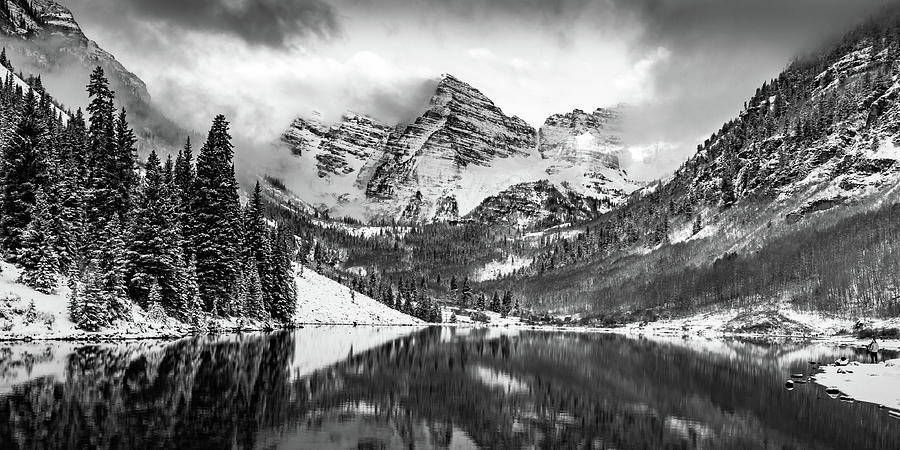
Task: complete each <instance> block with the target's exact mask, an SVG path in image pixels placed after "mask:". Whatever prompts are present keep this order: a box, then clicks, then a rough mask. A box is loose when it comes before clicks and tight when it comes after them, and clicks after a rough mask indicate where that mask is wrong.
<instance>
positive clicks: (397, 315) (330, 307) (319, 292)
mask: <svg viewBox="0 0 900 450" xmlns="http://www.w3.org/2000/svg"><path fill="white" fill-rule="evenodd" d="M296 282H297V312H296V314H295V315H294V321H295V322H297V323H323V324H353V323H356V324H359V325H363V324H366V325H420V324H423V322H422V321H421V320H419V319H416V318H415V317H412V316H408V315H406V314H403V313H402V312H400V311H397V310H395V309H392V308H388V307H387V306H385V305H384V304H382V303H379V302H378V301H377V300H374V299H372V298H369V297H366V296H365V295H362V294H360V293H355V292H353V291H352V290H351V289H350V288H348V287H346V286H343V285H341V284H339V283H337V282H336V281H334V280H332V279H330V278H328V277H325V276H323V275H320V274H318V273H316V272H315V271H313V270H311V269H309V268H303V270H302V271H299V270H298V274H297V279H296Z"/></svg>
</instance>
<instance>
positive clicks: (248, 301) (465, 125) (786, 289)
mask: <svg viewBox="0 0 900 450" xmlns="http://www.w3.org/2000/svg"><path fill="white" fill-rule="evenodd" d="M0 35H2V41H3V45H4V46H5V51H4V53H3V58H2V63H3V64H2V67H3V69H0V78H2V79H3V86H2V87H3V91H2V92H3V95H2V96H0V97H2V110H0V112H2V114H0V127H2V129H0V136H2V139H0V144H2V148H3V155H4V158H5V159H4V160H3V161H2V162H3V164H4V165H3V166H2V170H0V175H2V176H0V184H2V190H0V193H2V194H3V195H4V197H3V198H4V202H5V203H2V204H0V206H2V207H3V208H6V209H5V210H3V211H0V212H2V220H0V242H2V243H3V246H4V247H3V249H4V254H5V257H6V259H5V262H4V263H3V264H4V266H5V267H4V269H3V275H4V276H3V279H2V280H0V281H2V283H4V286H5V288H6V289H7V290H9V291H10V292H15V293H16V295H11V296H10V297H9V298H8V299H7V300H4V301H5V303H3V302H0V325H2V327H3V332H4V333H7V334H9V335H10V336H22V335H23V334H28V333H33V332H35V331H34V327H35V326H37V327H38V328H40V329H41V330H40V331H41V332H44V333H46V334H47V335H51V336H56V337H60V336H65V335H66V333H69V332H72V333H74V332H78V331H77V330H82V331H83V330H91V332H95V333H96V332H103V330H106V331H110V332H113V331H114V332H116V333H121V332H122V330H123V328H128V327H129V326H131V325H133V324H136V323H144V324H146V323H150V324H152V326H149V328H148V327H144V328H143V329H142V331H141V332H150V331H152V330H157V331H159V330H168V331H159V332H160V333H168V332H171V330H173V329H180V328H178V327H201V328H202V327H206V328H211V329H216V328H217V327H228V326H234V327H251V328H252V327H256V328H264V327H271V326H276V325H282V326H289V325H292V324H299V323H307V322H309V321H316V322H340V323H394V324H396V323H410V324H416V323H421V322H422V321H425V322H443V321H451V320H457V319H460V317H457V313H458V314H459V315H460V316H463V315H464V313H465V315H468V316H469V318H470V319H471V320H474V321H482V322H483V321H491V320H494V321H496V320H499V319H501V317H502V318H505V317H506V316H515V317H521V318H522V320H524V321H525V322H530V323H537V322H558V321H560V320H568V321H573V320H577V321H580V323H582V324H588V325H621V324H624V323H640V322H644V321H654V320H656V319H658V318H660V317H666V318H673V319H678V318H684V317H697V316H698V315H701V314H707V315H710V314H724V317H725V318H726V319H725V320H724V322H723V323H722V324H720V325H721V326H722V327H723V329H724V330H727V331H734V332H762V333H776V334H778V333H781V334H810V333H816V332H821V331H822V330H821V329H820V328H816V327H815V326H814V325H811V324H810V323H809V322H808V321H804V320H803V319H801V318H799V317H801V316H798V314H817V315H819V316H829V317H838V318H840V320H842V322H840V323H841V326H844V325H846V326H848V327H849V326H853V324H854V322H855V321H856V319H857V318H863V319H865V320H869V319H873V320H874V318H880V319H885V318H896V317H897V316H898V315H900V204H898V202H900V190H898V186H900V164H898V163H897V161H898V160H900V12H898V11H897V10H888V12H886V13H884V14H880V15H879V16H878V17H877V19H873V20H869V21H867V22H865V23H863V24H861V25H859V26H858V27H856V28H854V29H853V30H851V31H850V32H848V33H847V34H846V35H845V36H844V37H843V38H842V39H840V40H839V41H838V42H837V43H835V44H833V45H830V46H828V47H827V48H823V49H821V50H820V51H819V52H817V53H814V54H812V55H809V56H804V57H802V58H798V59H796V60H794V61H791V62H790V63H789V64H788V65H787V66H786V69H784V71H783V72H781V73H780V74H773V78H771V80H769V81H767V82H765V83H763V84H762V85H761V86H759V88H758V89H756V91H755V92H752V93H748V94H750V95H748V97H749V98H748V99H747V101H746V103H745V105H744V107H743V108H742V109H741V110H740V113H739V114H738V115H737V116H736V117H734V118H733V119H731V120H728V121H727V122H725V123H724V124H722V126H721V128H719V129H718V130H717V131H715V132H714V133H712V134H711V135H710V136H709V137H708V138H707V139H705V140H704V141H703V142H700V143H698V146H697V150H696V153H695V154H694V155H693V156H691V157H690V158H689V159H687V160H686V161H684V163H683V164H681V166H680V167H678V168H677V170H675V171H674V173H672V174H671V176H668V177H666V178H665V179H663V180H658V181H654V182H639V181H635V180H633V179H631V177H630V176H629V174H628V173H627V172H626V171H625V170H624V169H623V168H622V167H621V165H620V156H621V155H622V154H623V152H624V151H625V150H626V145H627V143H626V142H625V141H624V138H623V123H624V120H625V119H626V118H628V117H629V116H628V115H629V114H630V111H631V109H630V108H629V107H628V106H627V105H616V106H611V107H602V108H597V109H595V110H593V111H582V110H580V109H574V110H572V111H569V112H560V113H559V114H554V115H552V116H550V117H548V118H546V119H545V120H544V121H543V123H542V124H541V125H540V127H539V128H535V127H533V126H531V125H529V124H528V123H526V122H525V121H524V120H522V119H520V118H518V117H516V116H510V115H507V114H506V113H504V112H503V110H502V109H501V108H500V107H499V106H498V105H496V104H495V103H494V102H493V101H492V100H491V99H489V98H488V97H487V96H486V95H484V94H483V93H482V92H480V91H479V90H478V89H477V88H476V87H473V86H471V85H469V84H467V83H466V82H464V81H463V80H460V79H458V78H456V77H454V76H452V75H443V76H441V77H440V78H439V80H437V83H436V87H435V89H434V93H433V95H432V96H431V98H430V101H429V103H428V105H427V106H426V107H424V108H423V109H422V111H420V112H418V116H417V117H416V118H415V119H414V120H411V121H409V123H386V122H384V121H382V120H379V118H377V117H369V116H366V115H362V114H356V113H352V112H348V113H346V114H344V116H343V117H342V118H341V119H340V120H339V121H337V122H335V123H326V122H325V121H324V120H323V119H321V118H320V117H303V118H296V119H295V120H294V121H293V122H292V123H290V124H289V125H288V124H285V125H286V126H287V127H286V129H285V130H284V132H283V133H282V134H281V136H280V137H277V138H274V139H273V140H274V141H276V142H275V143H274V145H273V148H271V149H269V150H268V151H272V152H277V153H278V154H280V155H290V157H289V163H288V164H289V166H290V167H287V168H286V169H285V170H284V171H283V172H281V173H279V174H267V175H263V176H261V177H260V178H259V180H258V182H256V183H254V181H256V180H251V181H250V182H249V183H246V184H245V185H244V186H239V184H238V181H237V180H238V179H240V177H236V176H235V175H236V174H235V170H236V171H237V172H238V174H256V173H257V170H256V169H258V168H253V167H234V166H233V163H232V161H231V157H232V155H233V152H240V151H241V149H240V148H237V149H233V147H232V144H231V137H230V135H229V131H228V123H227V121H226V120H225V118H224V117H217V118H216V119H215V120H214V121H213V126H212V129H211V130H210V132H209V134H208V136H207V138H206V140H205V142H203V143H202V147H201V150H200V151H199V152H198V154H199V156H198V157H197V158H196V163H195V162H194V160H193V159H192V158H193V153H192V152H193V151H194V149H193V147H192V144H191V141H190V139H189V136H188V133H187V132H186V131H185V130H183V129H182V128H181V127H180V126H178V125H177V124H174V123H173V122H172V121H170V120H169V119H167V118H166V117H165V115H164V114H163V113H162V112H161V109H160V108H159V107H158V106H157V105H156V104H155V103H154V101H153V99H151V97H150V95H149V93H148V90H147V87H146V85H145V83H144V82H143V81H141V80H140V79H139V78H138V77H137V76H136V75H134V74H133V73H131V72H129V71H128V70H127V69H126V68H125V67H124V66H123V65H122V64H121V63H119V62H118V61H117V60H116V59H115V58H114V57H113V56H112V55H111V54H110V53H108V52H106V51H104V50H103V49H101V48H100V47H99V46H98V45H97V44H96V43H95V42H94V41H92V40H90V39H88V38H87V37H86V36H85V35H84V33H83V32H82V30H81V27H80V26H79V25H78V24H77V23H76V22H75V19H74V18H73V15H72V13H71V12H70V11H69V10H68V9H66V8H65V7H63V6H61V5H60V4H58V3H56V2H54V1H52V0H34V1H26V0H0ZM24 70H27V71H30V72H32V73H30V74H29V73H25V72H23V71H24ZM67 72H70V73H80V72H83V73H84V74H85V78H84V79H83V80H80V81H78V83H81V86H84V85H88V93H89V97H90V104H89V105H83V107H84V108H85V109H79V108H78V105H65V104H63V103H62V102H61V101H60V100H59V99H58V98H56V97H54V96H53V90H54V87H55V86H54V85H53V83H51V82H49V76H50V75H51V74H52V75H53V77H52V78H53V79H54V80H56V79H58V78H60V77H59V75H60V74H61V73H67ZM41 74H44V77H48V78H47V80H48V81H46V82H45V81H44V79H43V78H42V77H41ZM88 74H90V75H88ZM59 89H60V90H62V89H63V88H62V87H60V88H59ZM598 106H599V105H598ZM738 107H739V105H735V108H736V109H738ZM120 108H124V111H121V110H120ZM35 124H37V125H35ZM194 138H195V139H194V140H195V143H196V136H194ZM35 142H36V143H37V144H34V143H35ZM197 147H200V145H198V146H197ZM22 154H24V155H27V156H28V157H27V158H24V159H23V158H21V157H19V156H20V155H22ZM17 155H18V156H17ZM167 157H169V158H168V159H167ZM103 164H106V165H105V166H104V165H103ZM70 166H71V167H70ZM45 172H46V173H48V174H51V175H45ZM283 174H290V177H291V178H290V179H288V178H285V176H284V175H283ZM204 177H205V178H204ZM254 177H255V175H254ZM245 178H246V177H245ZM104 183H106V184H104ZM119 185H123V186H128V187H127V188H121V189H120V188H113V187H111V186H119ZM289 187H290V188H289ZM157 197H159V198H164V199H167V200H164V201H162V202H159V201H158V199H157ZM110 199H112V200H110ZM60 214H68V216H66V217H69V219H71V222H72V224H71V225H72V226H71V227H56V226H51V225H53V224H59V223H69V222H66V221H61V220H60ZM204 221H205V222H204ZM222 224H227V227H226V228H227V229H226V228H222V227H223V226H224V225H222ZM205 226H209V227H210V229H208V230H207V229H204V227H205ZM45 235H46V237H44V236H45ZM234 236H239V239H235V238H234ZM213 241H214V242H213ZM44 242H49V243H52V245H51V244H44ZM102 242H106V243H108V246H112V247H109V248H117V249H119V250H121V254H123V255H126V257H124V258H125V260H121V258H119V257H118V256H117V255H114V254H110V252H109V251H108V248H107V247H105V246H104V245H105V244H99V243H102ZM173 243H177V244H178V245H175V244H173ZM98 246H99V247H98ZM109 267H113V269H114V270H113V269H110V270H112V271H113V272H115V271H121V274H119V275H116V276H117V277H120V278H115V277H114V278H115V279H112V280H110V279H107V278H103V277H105V276H106V275H108V273H109V271H108V270H106V269H104V268H107V269H108V268H109ZM20 272H21V273H20ZM13 275H15V276H13ZM19 275H21V276H19ZM97 277H100V278H99V279H98V278H97ZM223 277H224V278H223ZM197 284H199V285H198V286H195V285H197ZM195 290H196V292H194V291H195ZM189 292H194V293H189ZM298 292H299V293H301V294H303V295H302V298H299V299H298V297H297V293H298ZM101 294H102V295H101ZM31 299H35V300H34V302H33V303H32V304H31V305H29V303H28V300H31ZM73 299H74V300H73ZM107 304H112V305H115V307H114V308H112V309H113V310H114V311H115V314H114V316H111V317H100V318H99V319H98V318H97V317H93V316H92V315H93V314H97V315H100V316H102V314H101V312H102V311H101V310H102V309H103V305H107ZM73 305H75V306H73ZM73 308H74V309H73ZM88 310H90V311H93V312H90V313H87V312H86V311H88ZM29 311H36V313H32V312H29ZM485 312H490V313H489V314H486V313H485ZM37 313H40V314H46V315H49V316H52V317H54V319H53V320H49V319H48V320H47V321H45V323H46V324H49V325H47V326H46V327H45V326H44V325H41V324H36V322H35V321H34V320H30V321H29V322H28V324H26V325H23V326H19V325H18V324H19V320H20V318H21V317H24V316H25V315H30V316H31V317H32V318H33V317H34V316H35V314H37ZM75 316H78V317H75ZM85 316H90V317H85ZM566 316H568V319H562V318H563V317H566ZM196 317H201V318H202V320H199V321H198V320H195V319H196ZM313 317H315V319H314V320H313V319H311V318H313ZM865 320H863V322H865ZM13 324H15V326H14V325H13ZM63 325H64V326H63ZM863 325H865V324H863ZM861 326H862V325H861ZM29 327H30V328H29ZM66 327H68V328H66ZM154 327H155V328H154ZM173 327H174V328H173ZM45 328H46V329H45ZM63 329H65V330H68V331H65V332H63V331H60V330H63ZM832 331H837V330H832Z"/></svg>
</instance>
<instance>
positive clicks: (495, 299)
mask: <svg viewBox="0 0 900 450" xmlns="http://www.w3.org/2000/svg"><path fill="white" fill-rule="evenodd" d="M488 309H490V310H491V311H493V312H495V313H498V312H500V309H501V305H500V294H497V291H494V295H492V296H491V305H490V306H489V307H488Z"/></svg>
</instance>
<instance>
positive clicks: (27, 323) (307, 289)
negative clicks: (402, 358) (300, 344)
mask: <svg viewBox="0 0 900 450" xmlns="http://www.w3.org/2000/svg"><path fill="white" fill-rule="evenodd" d="M0 269H2V272H0V340H43V339H67V340H126V339H162V338H175V337H181V336H187V335H190V334H196V333H200V332H208V331H220V332H226V331H250V330H264V329H270V328H272V327H273V326H275V325H274V324H269V323H264V322H260V321H254V320H248V319H244V318H213V317H209V316H207V317H203V318H201V320H200V321H201V322H202V325H201V326H200V327H197V326H193V325H187V324H184V323H181V322H179V321H177V320H175V319H172V318H169V317H154V316H153V315H152V314H150V313H148V312H146V311H144V310H143V309H142V308H141V307H139V306H137V305H135V304H131V303H129V305H130V310H129V311H128V316H129V317H128V319H127V320H120V321H118V322H117V323H116V324H114V325H113V326H112V327H109V328H106V329H103V330H100V331H97V332H86V331H83V330H79V329H77V328H76V327H75V324H74V323H73V322H72V321H71V320H70V319H69V313H68V297H69V289H68V288H67V287H65V283H60V287H59V288H58V289H57V290H56V291H55V292H53V293H51V294H43V293H40V292H37V291H35V290H34V289H31V288H29V287H28V286H25V285H24V284H22V283H19V282H18V279H19V274H20V272H21V271H20V270H19V269H18V268H17V267H16V266H15V265H13V264H9V263H7V262H0ZM295 282H296V286H297V312H296V314H295V315H294V323H295V324H308V323H317V324H353V323H357V324H368V325H421V324H423V322H422V321H421V320H419V319H416V318H414V317H411V316H408V315H406V314H404V313H401V312H399V311H396V310H394V309H391V308H388V307H387V306H385V305H383V304H381V303H379V302H377V301H376V300H373V299H371V298H369V297H366V296H364V295H362V294H359V293H351V291H350V289H348V288H347V287H344V286H342V285H341V284H339V283H337V282H335V281H333V280H331V279H329V278H327V277H325V276H322V275H320V274H318V273H316V272H315V271H313V270H311V269H308V268H304V269H303V270H302V271H299V270H298V272H297V276H296V278H295Z"/></svg>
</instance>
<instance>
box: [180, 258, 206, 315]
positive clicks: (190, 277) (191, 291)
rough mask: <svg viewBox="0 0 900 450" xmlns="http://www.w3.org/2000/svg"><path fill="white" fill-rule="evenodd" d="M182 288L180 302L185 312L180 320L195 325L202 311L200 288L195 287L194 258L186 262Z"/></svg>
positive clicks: (195, 271) (195, 270) (195, 265)
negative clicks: (182, 303)
mask: <svg viewBox="0 0 900 450" xmlns="http://www.w3.org/2000/svg"><path fill="white" fill-rule="evenodd" d="M182 287H183V292H182V300H183V301H184V311H185V312H184V317H181V318H180V319H181V320H183V321H185V322H189V323H197V319H198V318H199V317H200V313H201V311H202V306H201V301H200V287H199V286H198V285H197V264H196V262H195V261H194V258H190V259H188V261H187V264H186V266H185V270H184V281H183V283H182Z"/></svg>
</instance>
